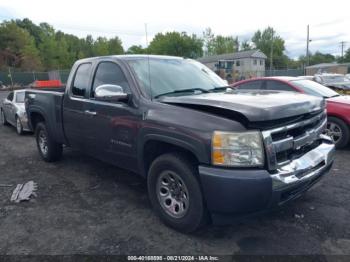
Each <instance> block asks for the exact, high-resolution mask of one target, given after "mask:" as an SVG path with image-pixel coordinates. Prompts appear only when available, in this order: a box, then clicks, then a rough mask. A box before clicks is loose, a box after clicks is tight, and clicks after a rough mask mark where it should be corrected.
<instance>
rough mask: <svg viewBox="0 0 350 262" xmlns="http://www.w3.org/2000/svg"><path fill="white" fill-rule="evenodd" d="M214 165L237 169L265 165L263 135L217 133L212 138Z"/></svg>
mask: <svg viewBox="0 0 350 262" xmlns="http://www.w3.org/2000/svg"><path fill="white" fill-rule="evenodd" d="M212 163H213V165H218V166H237V167H254V166H262V165H264V151H263V144H262V139H261V133H260V132H258V131H252V132H241V133H234V132H232V133H231V132H221V131H215V132H214V133H213V137H212Z"/></svg>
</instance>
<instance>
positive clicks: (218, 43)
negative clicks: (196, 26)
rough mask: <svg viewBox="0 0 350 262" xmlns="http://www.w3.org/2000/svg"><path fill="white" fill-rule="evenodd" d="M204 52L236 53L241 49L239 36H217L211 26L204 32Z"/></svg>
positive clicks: (210, 53) (207, 53)
mask: <svg viewBox="0 0 350 262" xmlns="http://www.w3.org/2000/svg"><path fill="white" fill-rule="evenodd" d="M203 42H204V53H205V55H207V56H210V55H220V54H225V53H234V52H237V51H238V50H239V41H238V37H233V36H222V35H217V36H215V35H214V33H213V32H212V30H211V28H206V29H205V31H204V32H203Z"/></svg>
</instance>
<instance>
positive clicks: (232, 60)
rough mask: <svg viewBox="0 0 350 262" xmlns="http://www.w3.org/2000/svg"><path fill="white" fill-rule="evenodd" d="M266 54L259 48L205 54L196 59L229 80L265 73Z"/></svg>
mask: <svg viewBox="0 0 350 262" xmlns="http://www.w3.org/2000/svg"><path fill="white" fill-rule="evenodd" d="M266 59H267V56H266V55H265V54H264V53H263V52H261V51H260V50H249V51H240V52H236V53H229V54H222V55H214V56H207V57H202V58H199V59H197V60H198V61H199V62H201V63H203V64H205V65H206V66H208V67H209V68H210V69H212V70H213V71H215V72H216V73H217V74H218V75H220V76H221V77H222V78H224V79H227V80H228V81H230V82H234V81H238V80H241V79H248V78H252V77H259V76H264V75H265V60H266Z"/></svg>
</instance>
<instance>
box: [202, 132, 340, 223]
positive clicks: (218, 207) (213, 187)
mask: <svg viewBox="0 0 350 262" xmlns="http://www.w3.org/2000/svg"><path fill="white" fill-rule="evenodd" d="M334 152H335V149H334V145H333V144H332V143H331V142H330V141H329V140H328V139H326V138H325V139H324V141H323V143H322V144H320V145H319V146H318V147H316V148H314V149H313V150H311V151H309V152H308V153H306V154H304V155H303V156H301V157H300V158H298V159H295V160H293V161H292V162H290V163H289V164H287V165H285V166H283V167H281V168H279V169H278V170H277V171H276V172H275V173H273V174H271V173H270V172H268V171H267V170H263V169H255V170H252V169H223V168H216V167H207V166H199V174H200V179H201V183H202V189H203V193H204V197H205V200H206V204H207V208H208V209H209V211H210V212H211V214H212V217H213V220H214V223H215V220H218V221H219V220H220V221H221V220H222V219H221V218H223V217H225V216H229V217H232V215H234V216H237V217H240V216H245V215H247V214H251V213H253V214H254V213H258V212H261V211H265V210H268V209H271V208H273V207H276V206H280V205H282V204H284V203H286V202H288V201H289V200H292V199H295V198H297V197H299V196H300V195H301V194H302V193H303V192H305V191H306V190H308V189H309V188H310V187H311V186H312V185H314V184H315V183H316V182H317V181H318V180H319V179H320V178H321V177H323V175H325V174H326V173H328V171H329V170H330V169H331V166H332V164H333V161H334ZM223 220H225V219H223ZM219 223H226V222H219Z"/></svg>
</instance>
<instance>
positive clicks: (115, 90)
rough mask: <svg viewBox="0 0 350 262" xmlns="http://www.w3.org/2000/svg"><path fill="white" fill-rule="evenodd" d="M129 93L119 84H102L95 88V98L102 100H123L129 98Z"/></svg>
mask: <svg viewBox="0 0 350 262" xmlns="http://www.w3.org/2000/svg"><path fill="white" fill-rule="evenodd" d="M128 98H129V95H128V94H127V93H125V92H124V90H123V88H122V87H121V86H118V85H110V84H106V85H100V86H98V87H96V89H95V99H96V100H100V101H122V100H127V99H128Z"/></svg>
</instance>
